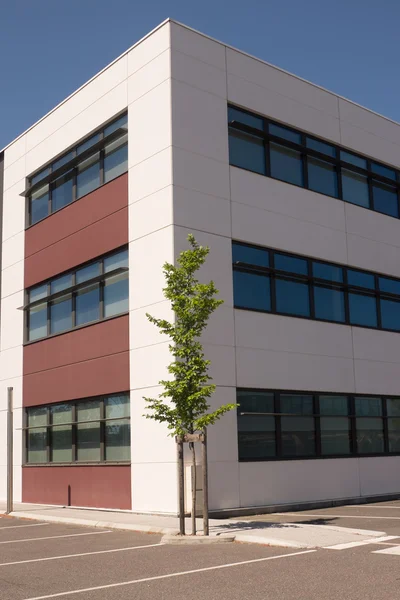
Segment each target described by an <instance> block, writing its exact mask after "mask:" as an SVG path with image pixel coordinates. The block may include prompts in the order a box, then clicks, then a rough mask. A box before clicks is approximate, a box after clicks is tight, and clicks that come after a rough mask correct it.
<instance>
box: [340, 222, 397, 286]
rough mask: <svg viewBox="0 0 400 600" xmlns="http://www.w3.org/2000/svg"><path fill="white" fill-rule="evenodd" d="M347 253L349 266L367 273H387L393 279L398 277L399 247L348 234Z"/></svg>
mask: <svg viewBox="0 0 400 600" xmlns="http://www.w3.org/2000/svg"><path fill="white" fill-rule="evenodd" d="M399 225H400V223H399ZM399 231H400V229H399ZM347 251H348V258H349V265H352V266H354V267H360V268H361V269H366V270H367V271H377V272H378V273H387V274H388V275H394V276H395V277H399V276H400V246H391V245H389V244H385V243H382V242H375V241H374V240H369V239H367V238H364V237H361V236H358V235H353V234H349V235H348V236H347Z"/></svg>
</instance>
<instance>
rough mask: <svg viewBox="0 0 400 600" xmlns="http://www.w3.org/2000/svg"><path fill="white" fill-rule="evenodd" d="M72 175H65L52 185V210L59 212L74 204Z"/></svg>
mask: <svg viewBox="0 0 400 600" xmlns="http://www.w3.org/2000/svg"><path fill="white" fill-rule="evenodd" d="M72 187H73V181H72V173H68V174H67V175H63V176H62V177H59V179H56V181H55V182H54V183H52V190H51V210H52V211H55V210H59V209H60V208H63V207H64V206H67V204H70V203H71V202H72Z"/></svg>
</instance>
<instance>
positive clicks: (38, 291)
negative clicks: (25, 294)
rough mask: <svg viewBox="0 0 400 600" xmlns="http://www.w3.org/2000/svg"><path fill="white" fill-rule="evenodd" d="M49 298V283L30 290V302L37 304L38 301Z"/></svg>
mask: <svg viewBox="0 0 400 600" xmlns="http://www.w3.org/2000/svg"><path fill="white" fill-rule="evenodd" d="M46 296H47V283H45V284H43V285H38V286H37V287H34V288H32V289H31V290H29V301H30V302H36V300H41V299H42V298H45V297H46Z"/></svg>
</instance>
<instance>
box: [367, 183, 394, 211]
mask: <svg viewBox="0 0 400 600" xmlns="http://www.w3.org/2000/svg"><path fill="white" fill-rule="evenodd" d="M372 195H373V198H374V209H375V210H376V211H377V212H380V213H384V214H385V215H389V216H391V217H398V216H399V207H398V203H397V192H396V190H395V188H392V187H390V186H388V185H385V184H384V183H379V182H378V181H373V182H372Z"/></svg>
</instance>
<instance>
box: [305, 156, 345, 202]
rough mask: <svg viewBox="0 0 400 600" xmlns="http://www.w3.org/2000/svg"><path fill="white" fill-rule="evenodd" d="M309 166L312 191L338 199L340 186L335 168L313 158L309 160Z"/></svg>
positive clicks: (309, 185) (309, 180)
mask: <svg viewBox="0 0 400 600" xmlns="http://www.w3.org/2000/svg"><path fill="white" fill-rule="evenodd" d="M307 165H308V187H309V188H310V190H313V191H314V192H319V193H320V194H326V195H328V196H334V197H335V198H337V195H338V184H337V174H336V169H335V167H334V166H333V165H331V164H329V163H326V162H324V161H323V160H319V159H318V158H313V157H311V156H309V157H308V159H307Z"/></svg>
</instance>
